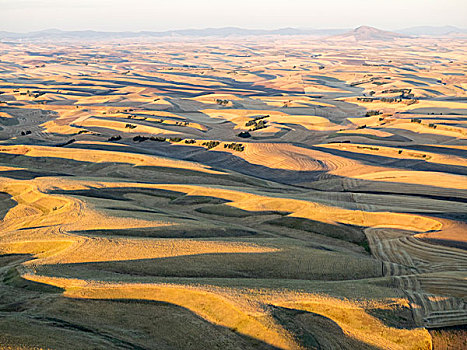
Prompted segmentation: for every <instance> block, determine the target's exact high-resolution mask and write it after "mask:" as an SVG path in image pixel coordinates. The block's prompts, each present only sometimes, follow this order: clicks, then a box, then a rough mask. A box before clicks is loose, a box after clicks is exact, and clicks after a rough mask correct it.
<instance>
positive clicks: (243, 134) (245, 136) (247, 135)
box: [237, 131, 251, 139]
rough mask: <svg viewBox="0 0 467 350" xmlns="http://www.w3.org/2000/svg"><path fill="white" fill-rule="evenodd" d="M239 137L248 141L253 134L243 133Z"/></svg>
mask: <svg viewBox="0 0 467 350" xmlns="http://www.w3.org/2000/svg"><path fill="white" fill-rule="evenodd" d="M237 136H238V137H241V138H244V139H246V138H248V137H251V134H250V133H249V132H248V131H242V132H241V133H239V134H238V135H237Z"/></svg>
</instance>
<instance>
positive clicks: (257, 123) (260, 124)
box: [245, 115, 269, 131]
mask: <svg viewBox="0 0 467 350" xmlns="http://www.w3.org/2000/svg"><path fill="white" fill-rule="evenodd" d="M265 118H269V115H263V116H259V117H255V118H254V119H252V120H249V121H247V122H246V124H245V126H252V128H250V129H249V131H255V130H258V129H264V128H266V127H267V125H266V123H267V122H268V121H267V120H266V119H265Z"/></svg>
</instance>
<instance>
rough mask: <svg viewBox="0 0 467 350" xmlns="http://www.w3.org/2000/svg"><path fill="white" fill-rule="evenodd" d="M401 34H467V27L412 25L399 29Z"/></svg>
mask: <svg viewBox="0 0 467 350" xmlns="http://www.w3.org/2000/svg"><path fill="white" fill-rule="evenodd" d="M397 32H398V33H401V34H407V35H417V36H420V35H427V36H445V35H452V34H467V29H465V28H464V29H462V28H458V27H454V26H442V27H436V26H418V27H410V28H405V29H400V30H398V31H397Z"/></svg>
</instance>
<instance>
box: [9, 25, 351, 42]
mask: <svg viewBox="0 0 467 350" xmlns="http://www.w3.org/2000/svg"><path fill="white" fill-rule="evenodd" d="M346 31H347V29H298V28H279V29H245V28H237V27H223V28H204V29H180V30H168V31H160V32H156V31H139V32H129V31H124V32H101V31H94V30H82V31H63V30H60V29H47V30H41V31H35V32H29V33H14V32H6V31H3V32H2V31H0V39H10V40H12V39H13V40H14V39H33V40H34V39H119V38H138V37H170V36H187V37H210V36H216V37H227V36H264V35H316V36H328V35H336V34H340V33H344V32H346Z"/></svg>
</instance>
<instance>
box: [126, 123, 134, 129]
mask: <svg viewBox="0 0 467 350" xmlns="http://www.w3.org/2000/svg"><path fill="white" fill-rule="evenodd" d="M125 128H128V129H134V128H136V125H134V124H126V125H125Z"/></svg>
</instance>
